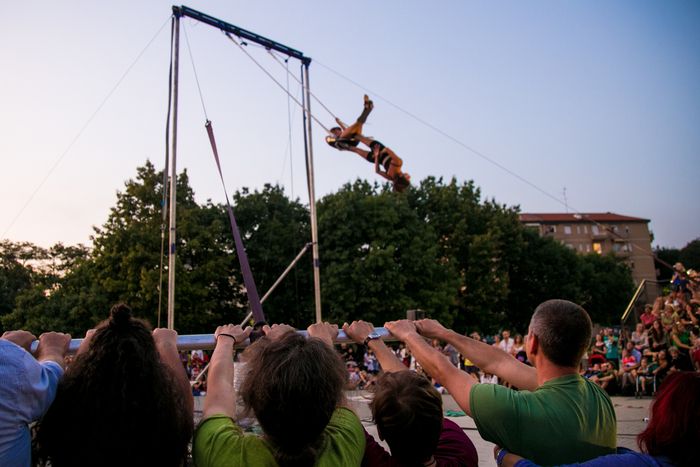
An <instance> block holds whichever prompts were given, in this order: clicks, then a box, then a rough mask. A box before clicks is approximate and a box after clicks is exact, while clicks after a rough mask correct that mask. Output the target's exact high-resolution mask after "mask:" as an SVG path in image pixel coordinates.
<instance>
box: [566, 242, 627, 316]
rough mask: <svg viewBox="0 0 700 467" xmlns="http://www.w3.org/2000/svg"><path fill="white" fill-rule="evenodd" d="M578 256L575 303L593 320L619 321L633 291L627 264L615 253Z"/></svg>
mask: <svg viewBox="0 0 700 467" xmlns="http://www.w3.org/2000/svg"><path fill="white" fill-rule="evenodd" d="M579 258H580V260H581V263H582V264H581V289H582V290H581V294H580V297H579V299H578V303H579V304H580V305H581V306H583V307H584V308H585V309H586V310H587V311H588V313H589V314H590V315H591V319H592V320H593V322H594V323H600V324H613V323H619V322H620V317H621V316H622V314H623V313H624V311H625V309H626V307H627V305H628V303H629V301H630V299H631V298H632V294H633V293H634V282H633V281H632V274H631V271H630V269H629V267H628V266H627V265H626V264H625V263H624V262H622V261H621V260H620V259H618V258H616V257H615V256H614V255H612V254H610V255H605V256H601V255H597V254H589V255H585V256H582V257H579Z"/></svg>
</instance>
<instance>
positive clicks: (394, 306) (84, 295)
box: [0, 162, 700, 336]
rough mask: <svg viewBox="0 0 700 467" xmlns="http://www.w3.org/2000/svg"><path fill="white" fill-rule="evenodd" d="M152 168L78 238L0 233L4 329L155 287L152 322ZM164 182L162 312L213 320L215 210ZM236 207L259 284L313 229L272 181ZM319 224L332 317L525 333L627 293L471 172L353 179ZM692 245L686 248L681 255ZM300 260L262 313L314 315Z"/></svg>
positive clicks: (45, 321)
mask: <svg viewBox="0 0 700 467" xmlns="http://www.w3.org/2000/svg"><path fill="white" fill-rule="evenodd" d="M162 175H163V174H162V172H158V171H156V170H155V168H154V166H153V165H152V164H151V163H150V162H147V163H146V164H145V165H144V166H142V167H139V168H137V171H136V177H135V178H134V179H132V180H128V181H126V183H125V186H124V189H123V190H122V191H121V192H119V193H118V194H117V200H116V204H115V206H114V207H113V208H112V209H111V210H110V213H109V216H108V219H107V221H106V222H105V223H104V225H102V226H101V227H99V228H96V229H95V234H94V236H93V238H92V241H93V247H92V248H91V249H88V248H86V247H84V246H82V245H79V246H76V247H69V246H64V245H61V244H58V245H55V246H54V247H52V248H49V249H43V248H39V247H36V246H34V245H31V244H28V243H11V242H3V243H1V244H0V318H1V322H2V325H3V327H4V328H5V329H8V328H24V329H28V330H30V331H33V332H35V333H39V332H42V331H45V330H49V329H55V330H62V331H68V332H71V333H72V334H74V335H76V336H79V335H82V334H83V333H84V331H85V330H86V329H89V328H90V327H92V326H94V325H95V324H96V323H97V322H99V321H100V320H102V319H104V318H105V317H106V315H107V311H108V309H109V307H110V306H111V305H112V304H114V303H116V302H126V303H128V304H129V305H130V306H131V307H132V308H133V309H134V312H135V314H136V315H137V316H140V317H143V318H146V319H148V320H149V321H151V323H153V324H154V325H157V324H158V304H159V287H162V288H163V290H164V294H163V303H162V308H161V310H162V313H161V317H160V324H161V325H165V323H166V310H165V296H166V294H165V290H166V287H167V284H166V280H167V271H165V270H164V271H163V279H162V280H161V256H160V252H161V232H162V231H161V226H162V220H161V219H162V215H161V212H162V210H161V209H162V208H161V198H162V191H163V186H162V184H163V182H162ZM177 188H178V190H177V197H178V217H177V243H176V245H177V253H178V255H177V262H176V270H177V271H176V272H177V274H176V277H177V279H176V292H175V297H176V307H175V313H176V319H175V325H176V328H177V329H178V331H179V332H180V333H210V332H212V331H213V329H214V328H215V326H216V325H218V324H221V323H224V322H237V321H240V320H242V318H243V316H245V314H247V312H248V307H247V298H246V296H245V289H244V287H243V285H242V279H241V277H240V268H239V265H238V260H237V258H236V254H235V249H234V242H233V238H232V235H231V232H230V226H229V220H228V218H227V215H226V210H225V207H224V206H222V205H218V204H213V203H212V202H211V201H207V202H205V203H204V204H198V203H197V202H196V201H195V198H194V192H193V191H192V188H191V187H190V186H189V180H188V177H187V173H186V172H183V173H182V174H181V175H179V176H178V178H177ZM233 204H234V210H235V213H236V217H237V220H238V225H239V228H240V229H241V234H242V236H243V240H244V243H245V245H246V251H247V253H248V256H249V259H250V263H251V268H252V270H253V274H254V275H255V279H256V282H257V287H258V292H259V294H260V295H261V296H263V295H264V294H265V292H266V291H267V290H268V289H269V288H270V287H271V286H272V284H273V283H274V282H275V281H276V280H277V278H278V277H279V276H280V274H281V273H282V272H283V271H284V270H285V269H286V267H287V266H288V265H289V264H290V262H291V261H292V260H293V259H294V257H295V256H296V255H297V254H298V253H299V251H301V249H302V248H303V246H304V245H305V244H306V243H307V242H309V241H310V234H309V230H310V227H309V220H308V219H309V216H308V208H307V207H306V206H303V205H301V204H300V203H299V201H298V200H290V199H289V198H288V197H287V196H286V195H285V193H284V191H283V189H282V188H280V187H278V186H272V185H266V186H265V187H264V188H263V189H262V190H261V191H254V192H250V191H248V190H247V189H243V190H241V191H239V192H237V193H236V194H235V195H234V197H233ZM318 223H319V239H320V240H319V242H320V245H319V247H320V257H321V291H322V298H323V300H322V301H323V315H324V319H327V320H330V321H335V322H339V323H342V322H343V321H346V320H347V321H350V320H353V319H360V318H361V319H365V320H368V321H372V322H374V323H375V324H377V325H381V324H383V323H384V322H385V321H387V320H393V319H397V318H402V317H405V315H406V310H408V309H412V308H420V309H423V310H426V311H427V313H428V315H429V316H431V317H435V318H437V319H439V320H441V321H442V322H443V323H444V324H446V325H448V326H452V327H453V328H454V329H457V330H458V331H466V330H467V329H479V330H482V331H489V332H494V331H496V330H497V329H499V328H503V327H510V328H511V329H514V330H517V331H520V332H525V331H526V330H527V325H528V323H529V320H530V317H531V315H532V312H533V310H534V308H535V307H536V306H537V305H538V304H539V303H541V302H542V301H544V300H546V299H550V298H564V299H569V300H572V301H575V302H578V303H581V304H582V305H583V306H584V307H586V309H587V310H588V311H589V312H590V314H591V316H592V318H593V319H594V320H595V321H597V322H600V323H604V324H609V323H612V322H614V321H615V320H617V319H618V317H619V316H620V313H622V311H623V310H624V307H625V306H626V304H627V300H629V297H630V295H631V293H632V281H631V278H630V274H629V270H627V268H626V267H625V266H624V265H623V264H622V263H620V262H619V261H618V260H616V259H615V258H614V257H601V256H598V255H589V256H578V255H576V253H575V252H573V251H572V250H570V249H568V248H566V247H564V246H563V245H561V244H559V243H557V242H555V241H554V240H552V239H551V238H546V237H545V238H543V237H540V236H539V235H538V233H537V232H535V231H532V230H529V229H527V228H524V227H523V226H522V225H521V224H520V223H519V221H518V208H517V207H507V206H504V205H500V204H498V203H496V202H495V201H494V200H482V199H481V193H480V191H479V189H478V188H477V187H475V186H474V184H473V182H465V183H458V182H457V181H456V180H455V179H452V180H450V181H449V182H445V181H443V180H442V179H435V178H433V177H428V178H426V179H425V180H423V181H422V182H420V184H419V185H417V186H414V187H412V188H411V189H409V190H408V191H407V192H405V193H403V194H397V193H392V192H390V191H389V189H388V186H387V185H385V186H379V185H377V184H374V185H370V184H369V183H367V182H365V181H359V180H358V181H356V182H355V183H353V184H347V185H345V186H344V187H342V188H341V189H340V190H339V191H338V192H336V193H332V194H329V195H327V196H325V197H324V198H323V199H321V200H320V201H319V202H318ZM166 233H167V232H166ZM699 243H700V241H698V240H696V241H694V242H691V244H689V245H688V246H687V247H686V248H685V249H684V251H685V252H686V254H687V255H688V258H689V259H688V262H689V264H688V265H687V266H689V267H690V265H693V264H694V263H692V261H693V259H692V258H693V256H692V255H693V254H695V253H693V252H696V251H697V247H698V244H699ZM679 254H680V253H679ZM311 261H312V259H311V254H310V253H307V256H306V257H304V258H302V259H301V261H300V262H299V263H298V265H297V267H296V268H295V269H294V270H293V271H292V272H291V273H290V274H289V275H288V276H287V277H286V278H285V279H284V280H283V281H282V282H281V284H280V285H279V286H278V288H277V289H276V290H275V291H274V292H273V293H272V294H271V295H270V298H269V299H268V300H267V301H266V302H265V304H264V309H265V312H266V315H267V317H268V320H269V321H270V322H287V323H290V324H292V325H294V326H296V327H306V326H307V325H308V324H309V323H310V322H312V321H313V320H314V313H313V309H314V303H313V291H312V288H313V287H312V282H313V281H312V268H311ZM165 267H167V260H165V265H164V268H165Z"/></svg>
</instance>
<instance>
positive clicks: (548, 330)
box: [385, 300, 617, 465]
mask: <svg viewBox="0 0 700 467" xmlns="http://www.w3.org/2000/svg"><path fill="white" fill-rule="evenodd" d="M385 326H386V327H387V329H388V330H389V331H390V332H391V333H392V334H393V335H394V336H395V337H396V338H398V339H400V340H401V341H403V342H405V343H406V345H407V346H408V347H409V348H410V349H411V352H413V354H414V355H415V357H416V359H417V360H418V362H419V363H420V364H421V366H422V367H423V368H424V369H425V371H426V372H427V373H428V374H430V375H432V376H433V377H435V378H436V379H437V380H438V381H439V382H440V383H441V384H443V385H444V386H445V387H446V388H447V389H448V390H449V392H450V394H451V395H452V396H453V397H454V399H455V401H456V402H457V403H458V404H459V406H460V407H461V408H462V410H464V412H466V413H467V415H470V416H471V417H473V418H474V421H475V422H476V427H477V429H478V430H479V434H480V435H481V436H482V437H483V438H484V439H486V440H487V441H491V442H494V443H496V444H499V445H501V446H504V447H505V448H506V449H508V450H512V451H513V452H518V453H521V454H525V455H526V456H528V457H530V458H532V459H533V460H535V461H536V462H540V463H543V464H548V465H552V464H561V463H567V462H581V461H584V460H588V459H592V458H594V457H597V456H600V455H604V454H610V453H613V452H615V446H616V428H617V422H616V419H615V411H614V409H613V406H612V402H611V401H610V399H609V398H608V396H607V395H606V394H605V392H604V391H603V390H602V389H600V388H599V387H598V386H596V385H595V384H593V383H592V382H589V381H588V380H586V379H584V378H583V377H581V376H580V375H579V374H578V370H579V362H580V361H581V357H582V355H583V353H584V351H585V350H586V347H587V346H588V345H589V342H590V339H591V332H592V329H591V328H592V325H591V320H590V318H589V316H588V313H586V311H585V310H584V309H583V308H581V307H580V306H578V305H576V304H574V303H571V302H568V301H565V300H549V301H547V302H544V303H542V304H541V305H540V306H538V307H537V309H536V310H535V313H534V314H533V316H532V319H531V322H530V326H529V331H528V337H527V340H526V342H525V349H526V352H527V355H528V359H529V360H530V362H531V363H532V364H533V365H534V366H528V365H525V364H523V363H521V362H519V361H518V360H517V359H515V358H513V357H512V356H511V355H510V354H507V353H505V352H503V351H502V350H500V349H496V348H494V347H492V346H489V345H486V344H483V343H481V342H476V341H473V340H472V339H469V338H468V337H465V336H463V335H461V334H458V333H456V332H454V331H451V330H448V329H445V328H444V327H443V326H442V325H440V323H438V322H437V321H435V320H428V319H426V320H420V321H415V322H413V321H408V320H401V321H394V322H389V323H386V324H385ZM425 338H430V339H436V338H437V339H440V340H441V341H444V342H448V343H450V344H452V345H454V346H455V347H456V348H457V349H458V350H459V351H460V353H461V354H462V355H464V356H466V357H467V358H469V359H470V360H471V361H472V362H474V364H476V365H477V366H478V367H479V368H481V369H482V370H483V371H484V372H487V373H492V374H495V375H496V376H498V377H499V379H502V380H505V381H508V382H509V383H511V384H512V385H513V386H515V387H518V388H521V389H522V390H520V391H515V390H513V389H509V388H506V387H503V386H498V385H493V384H479V383H477V381H476V380H475V379H474V378H472V377H471V376H470V375H468V374H466V373H465V372H463V371H460V370H459V369H457V368H455V367H454V366H453V365H452V364H450V362H449V361H448V360H447V359H445V357H444V356H443V355H442V354H440V353H439V352H436V351H435V349H433V348H432V347H431V346H430V345H428V344H427V343H426V342H425ZM504 420H507V421H508V423H504ZM513 426H519V427H525V429H522V430H514V429H512V427H513ZM553 440H556V442H553Z"/></svg>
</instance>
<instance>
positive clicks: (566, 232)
mask: <svg viewBox="0 0 700 467" xmlns="http://www.w3.org/2000/svg"><path fill="white" fill-rule="evenodd" d="M564 234H565V235H571V226H570V225H565V226H564Z"/></svg>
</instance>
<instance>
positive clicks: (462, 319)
mask: <svg viewBox="0 0 700 467" xmlns="http://www.w3.org/2000/svg"><path fill="white" fill-rule="evenodd" d="M408 199H409V203H410V204H411V206H412V207H413V208H414V209H415V210H416V212H417V214H418V217H419V218H420V219H422V220H423V221H424V222H427V223H429V224H430V226H431V227H432V228H433V230H434V231H435V232H436V234H437V238H438V244H439V250H440V253H439V254H440V257H441V262H442V263H443V264H450V265H451V266H452V267H453V268H454V270H456V272H457V274H458V281H459V284H458V286H457V288H456V289H455V290H454V296H455V297H456V301H455V302H454V307H455V310H454V313H455V326H456V327H457V328H459V329H463V328H465V327H467V326H473V327H478V328H481V329H493V328H496V327H497V326H499V325H501V324H502V323H506V322H509V317H510V314H511V312H510V310H508V302H507V299H508V294H509V290H510V286H509V281H510V275H511V270H512V268H513V265H514V261H517V258H518V257H519V251H520V250H521V249H522V238H521V232H522V227H521V226H520V223H519V222H518V218H517V209H513V208H507V207H506V206H503V205H499V204H498V203H496V202H495V201H492V200H491V201H486V202H482V201H481V192H480V190H479V189H478V188H476V187H475V186H474V183H473V182H465V183H462V184H458V183H457V180H456V179H454V178H453V179H451V180H450V182H449V183H444V182H443V180H442V178H440V179H435V178H434V177H428V178H426V179H425V180H423V181H422V182H421V183H420V186H419V187H417V188H416V189H415V190H411V192H409V197H408Z"/></svg>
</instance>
